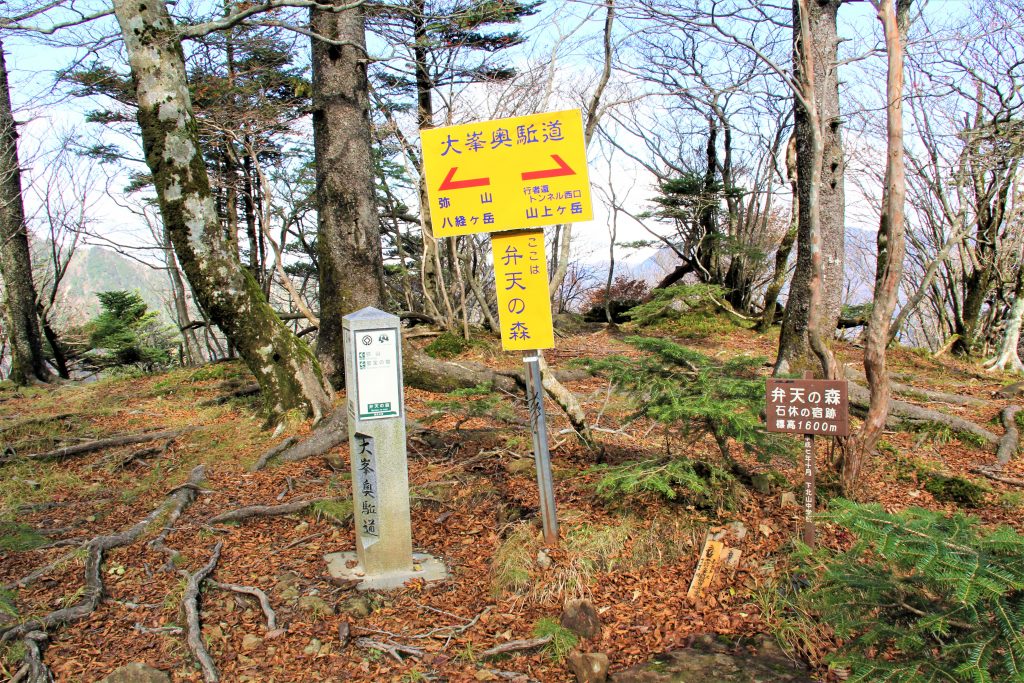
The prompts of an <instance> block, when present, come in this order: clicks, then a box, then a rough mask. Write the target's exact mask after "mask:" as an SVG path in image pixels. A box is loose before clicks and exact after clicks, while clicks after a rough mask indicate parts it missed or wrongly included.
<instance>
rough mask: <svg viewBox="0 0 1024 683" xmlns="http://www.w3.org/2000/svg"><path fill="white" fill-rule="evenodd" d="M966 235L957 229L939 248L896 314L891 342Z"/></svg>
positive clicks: (890, 335)
mask: <svg viewBox="0 0 1024 683" xmlns="http://www.w3.org/2000/svg"><path fill="white" fill-rule="evenodd" d="M966 236H967V233H966V231H963V230H957V231H956V232H955V233H954V234H953V235H951V236H950V237H949V239H947V240H946V241H945V242H944V243H943V244H942V247H941V248H940V249H939V253H937V254H936V255H935V258H934V259H933V260H932V261H931V263H929V264H928V267H927V268H926V269H925V272H924V277H922V278H921V281H920V283H918V285H917V289H916V290H914V293H913V294H911V295H910V296H909V297H908V298H907V302H906V303H905V304H904V305H903V307H902V308H901V309H900V312H899V313H897V314H896V318H895V319H894V320H893V322H892V324H891V325H890V326H889V343H890V344H891V343H892V342H894V341H895V340H896V335H898V334H899V333H900V329H902V328H903V326H904V325H905V324H906V322H907V318H908V317H909V316H910V313H911V312H912V311H914V310H915V309H916V308H917V307H918V306H919V305H920V304H921V301H922V300H923V299H924V297H925V296H926V295H927V294H928V289H929V288H930V287H931V286H932V283H933V282H934V281H935V276H936V275H937V274H938V272H939V267H940V266H941V265H942V264H943V263H945V261H946V259H948V258H949V254H950V252H951V251H952V250H953V248H954V247H956V246H957V245H958V244H960V243H961V242H962V241H963V239H964V237H966Z"/></svg>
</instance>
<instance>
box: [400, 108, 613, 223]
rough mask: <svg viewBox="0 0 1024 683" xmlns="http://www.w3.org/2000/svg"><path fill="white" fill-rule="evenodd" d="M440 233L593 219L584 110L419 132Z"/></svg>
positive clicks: (429, 193) (425, 173)
mask: <svg viewBox="0 0 1024 683" xmlns="http://www.w3.org/2000/svg"><path fill="white" fill-rule="evenodd" d="M420 140H421V142H422V144H423V173H424V175H425V180H426V184H427V195H428V197H429V199H430V214H431V219H432V220H431V222H432V225H433V229H434V236H435V237H453V236H456V235H469V234H473V233H479V232H497V231H499V230H514V229H520V228H535V227H541V226H545V225H557V224H560V223H576V222H579V221H589V220H591V219H592V218H593V217H594V211H593V207H592V205H591V200H590V178H589V175H588V173H587V151H586V147H585V145H584V143H583V116H582V114H581V113H580V111H579V110H578V109H572V110H569V111H558V112H548V113H545V114H531V115H529V116H516V117H513V118H507V119H494V120H491V121H480V122H477V123H467V124H463V125H458V126H446V127H444V128H428V129H425V130H423V131H420Z"/></svg>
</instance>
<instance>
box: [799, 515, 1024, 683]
mask: <svg viewBox="0 0 1024 683" xmlns="http://www.w3.org/2000/svg"><path fill="white" fill-rule="evenodd" d="M827 517H828V518H829V520H830V521H832V522H835V523H838V524H840V525H842V526H843V527H845V528H846V529H848V530H849V531H850V532H852V533H853V535H854V536H855V537H856V542H855V543H854V545H853V547H852V548H850V550H848V551H846V552H834V551H829V550H821V551H818V552H816V553H811V552H810V551H805V552H806V554H805V555H804V556H803V558H802V559H803V561H805V562H806V563H807V568H806V569H807V575H808V576H813V577H816V578H815V580H814V581H813V583H812V585H811V588H810V589H809V590H807V591H805V592H803V593H801V594H799V595H798V596H796V597H795V598H794V600H795V603H797V604H798V605H797V606H798V607H799V610H798V611H800V612H801V613H811V614H815V615H817V619H818V621H820V622H825V623H828V624H829V625H830V626H831V627H832V628H833V629H834V631H835V634H836V636H837V637H839V638H840V639H842V647H841V649H840V650H839V651H838V653H837V654H836V655H835V656H834V658H833V663H834V664H837V665H839V666H842V667H846V668H848V669H850V671H851V674H852V675H851V677H850V678H849V679H848V680H850V681H900V682H903V683H917V682H919V681H970V682H974V683H985V682H994V681H1000V682H1003V681H1006V682H1010V681H1017V682H1024V562H1022V561H1021V558H1022V557H1024V536H1021V535H1020V534H1018V533H1017V532H1015V531H1013V530H1012V529H1009V528H1006V527H1000V528H998V529H995V530H985V529H981V528H979V526H978V523H977V520H976V519H974V518H971V517H967V516H964V515H961V514H957V515H953V516H950V517H945V516H943V515H942V514H940V513H937V512H932V511H928V510H922V509H916V508H915V509H910V510H907V511H905V512H902V513H899V514H891V513H887V512H885V511H884V510H882V508H881V507H880V506H878V505H858V504H855V503H851V502H849V501H845V500H835V501H833V502H832V505H831V507H830V511H829V513H828V514H827Z"/></svg>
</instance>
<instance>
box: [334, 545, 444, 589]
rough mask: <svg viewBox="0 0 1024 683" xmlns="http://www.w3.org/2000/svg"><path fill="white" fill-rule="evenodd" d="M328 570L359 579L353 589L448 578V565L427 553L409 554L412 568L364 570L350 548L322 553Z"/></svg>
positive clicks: (339, 575)
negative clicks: (389, 570) (378, 572)
mask: <svg viewBox="0 0 1024 683" xmlns="http://www.w3.org/2000/svg"><path fill="white" fill-rule="evenodd" d="M324 561H325V562H326V563H327V573H328V574H330V575H331V576H333V577H334V578H336V579H346V580H350V581H359V582H360V583H359V584H358V585H357V586H356V589H358V590H361V591H387V590H394V589H396V588H401V587H402V586H403V585H405V582H406V581H410V580H413V579H422V580H423V581H426V582H434V581H443V580H445V579H447V578H448V569H447V568H446V567H445V566H444V562H442V561H441V559H440V558H437V557H434V556H433V555H427V554H426V553H413V554H412V569H409V570H402V571H395V572H386V573H382V574H367V573H366V572H365V571H363V568H362V566H360V564H359V557H358V556H357V555H356V553H355V552H353V551H348V552H342V553H330V554H327V555H324Z"/></svg>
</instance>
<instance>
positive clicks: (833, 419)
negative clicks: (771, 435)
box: [766, 379, 850, 436]
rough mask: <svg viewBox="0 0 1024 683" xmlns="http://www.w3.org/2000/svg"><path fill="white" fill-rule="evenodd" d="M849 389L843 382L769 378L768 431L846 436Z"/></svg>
mask: <svg viewBox="0 0 1024 683" xmlns="http://www.w3.org/2000/svg"><path fill="white" fill-rule="evenodd" d="M848 389H849V387H848V384H847V382H846V381H845V380H827V379H769V380H768V382H767V397H766V402H767V414H766V418H767V420H768V431H769V432H783V433H788V434H820V435H822V436H849V434H850V407H849V400H848V397H847V393H848Z"/></svg>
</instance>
